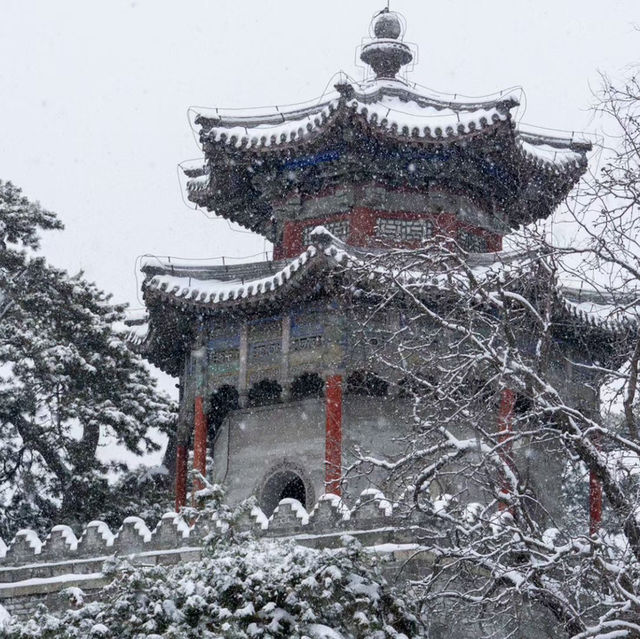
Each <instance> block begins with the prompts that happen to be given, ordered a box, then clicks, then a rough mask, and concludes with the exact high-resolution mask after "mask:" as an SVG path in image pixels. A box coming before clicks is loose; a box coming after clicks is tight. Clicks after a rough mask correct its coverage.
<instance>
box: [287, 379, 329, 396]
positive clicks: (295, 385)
mask: <svg viewBox="0 0 640 639" xmlns="http://www.w3.org/2000/svg"><path fill="white" fill-rule="evenodd" d="M305 397H324V381H323V380H322V377H320V375H318V374H316V373H302V375H298V377H296V378H295V379H294V380H293V382H292V383H291V399H293V400H298V399H304V398H305Z"/></svg>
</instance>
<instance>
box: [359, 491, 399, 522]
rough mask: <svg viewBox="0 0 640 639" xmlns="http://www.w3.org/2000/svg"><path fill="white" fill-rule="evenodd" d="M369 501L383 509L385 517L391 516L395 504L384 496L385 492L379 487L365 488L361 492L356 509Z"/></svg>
mask: <svg viewBox="0 0 640 639" xmlns="http://www.w3.org/2000/svg"><path fill="white" fill-rule="evenodd" d="M369 502H374V503H375V505H376V506H377V508H379V509H380V510H381V511H382V513H381V514H382V515H384V516H385V517H391V513H392V512H393V506H392V505H391V502H390V501H389V500H388V499H387V498H386V497H385V496H384V493H383V492H382V491H380V490H378V489H377V488H365V490H363V491H362V492H361V493H360V498H359V499H358V501H357V502H356V505H355V508H354V511H356V510H357V509H358V507H360V506H362V504H364V503H369Z"/></svg>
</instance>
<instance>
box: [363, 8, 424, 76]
mask: <svg viewBox="0 0 640 639" xmlns="http://www.w3.org/2000/svg"><path fill="white" fill-rule="evenodd" d="M371 26H372V29H373V35H374V39H373V40H372V41H371V42H369V43H367V44H365V45H364V46H363V47H362V53H361V54H360V59H361V60H362V61H363V62H364V63H365V64H368V65H369V66H370V67H371V68H372V69H373V71H374V72H375V74H376V78H387V79H393V78H395V77H396V75H397V73H398V71H400V68H401V67H402V66H404V65H405V64H409V62H411V60H413V55H412V53H411V49H410V48H409V47H408V45H406V44H405V43H404V42H402V36H403V28H402V21H401V20H400V16H399V15H398V14H397V13H396V12H395V11H390V10H389V7H388V6H387V7H385V8H384V9H383V10H382V11H380V13H378V14H377V15H376V16H375V17H374V18H373V20H372V24H371Z"/></svg>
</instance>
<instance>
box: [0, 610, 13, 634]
mask: <svg viewBox="0 0 640 639" xmlns="http://www.w3.org/2000/svg"><path fill="white" fill-rule="evenodd" d="M10 621H11V615H10V614H9V612H8V611H7V609H6V608H5V607H4V606H1V605H0V630H3V629H4V628H6V627H7V625H8V624H9V622H10Z"/></svg>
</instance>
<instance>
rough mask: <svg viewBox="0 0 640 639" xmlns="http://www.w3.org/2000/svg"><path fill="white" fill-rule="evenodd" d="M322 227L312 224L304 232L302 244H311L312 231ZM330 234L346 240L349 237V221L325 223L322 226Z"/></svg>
mask: <svg viewBox="0 0 640 639" xmlns="http://www.w3.org/2000/svg"><path fill="white" fill-rule="evenodd" d="M316 226H320V225H319V224H312V225H310V226H307V227H306V228H304V229H303V231H302V243H303V244H304V245H305V246H309V244H311V231H313V229H315V228H316ZM322 226H324V228H325V229H327V231H329V233H332V234H333V235H335V236H336V237H337V238H338V239H340V240H346V239H347V237H348V235H349V220H338V221H337V222H325V223H324V224H322Z"/></svg>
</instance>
